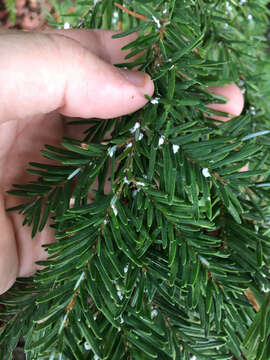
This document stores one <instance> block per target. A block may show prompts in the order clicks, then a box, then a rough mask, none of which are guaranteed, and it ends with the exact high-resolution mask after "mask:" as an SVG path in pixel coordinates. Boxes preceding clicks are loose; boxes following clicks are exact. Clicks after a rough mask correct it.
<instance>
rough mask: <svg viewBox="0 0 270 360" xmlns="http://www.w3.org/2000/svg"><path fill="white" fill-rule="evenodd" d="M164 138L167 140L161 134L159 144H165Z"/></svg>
mask: <svg viewBox="0 0 270 360" xmlns="http://www.w3.org/2000/svg"><path fill="white" fill-rule="evenodd" d="M164 140H165V137H164V136H163V135H161V137H160V138H159V140H158V146H161V145H163V144H164Z"/></svg>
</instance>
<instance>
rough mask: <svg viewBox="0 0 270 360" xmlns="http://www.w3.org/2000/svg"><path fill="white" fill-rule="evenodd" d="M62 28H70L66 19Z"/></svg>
mask: <svg viewBox="0 0 270 360" xmlns="http://www.w3.org/2000/svg"><path fill="white" fill-rule="evenodd" d="M64 29H65V30H67V29H71V25H70V23H69V22H67V21H66V22H65V23H64Z"/></svg>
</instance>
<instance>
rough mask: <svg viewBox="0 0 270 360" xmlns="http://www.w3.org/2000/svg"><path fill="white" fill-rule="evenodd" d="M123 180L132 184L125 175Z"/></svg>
mask: <svg viewBox="0 0 270 360" xmlns="http://www.w3.org/2000/svg"><path fill="white" fill-rule="evenodd" d="M123 180H124V183H125V184H130V181H129V180H128V179H127V177H126V176H125V177H124V179H123Z"/></svg>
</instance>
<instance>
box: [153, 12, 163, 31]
mask: <svg viewBox="0 0 270 360" xmlns="http://www.w3.org/2000/svg"><path fill="white" fill-rule="evenodd" d="M152 19H153V20H154V22H155V23H156V24H157V27H158V29H160V28H161V24H160V20H158V19H157V18H156V17H155V16H154V15H153V16H152Z"/></svg>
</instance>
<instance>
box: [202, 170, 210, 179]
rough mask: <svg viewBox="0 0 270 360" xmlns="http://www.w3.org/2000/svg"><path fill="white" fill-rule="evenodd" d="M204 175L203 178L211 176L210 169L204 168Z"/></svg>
mask: <svg viewBox="0 0 270 360" xmlns="http://www.w3.org/2000/svg"><path fill="white" fill-rule="evenodd" d="M202 174H203V176H204V177H206V178H207V177H210V176H211V174H210V172H209V169H208V168H203V169H202Z"/></svg>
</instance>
